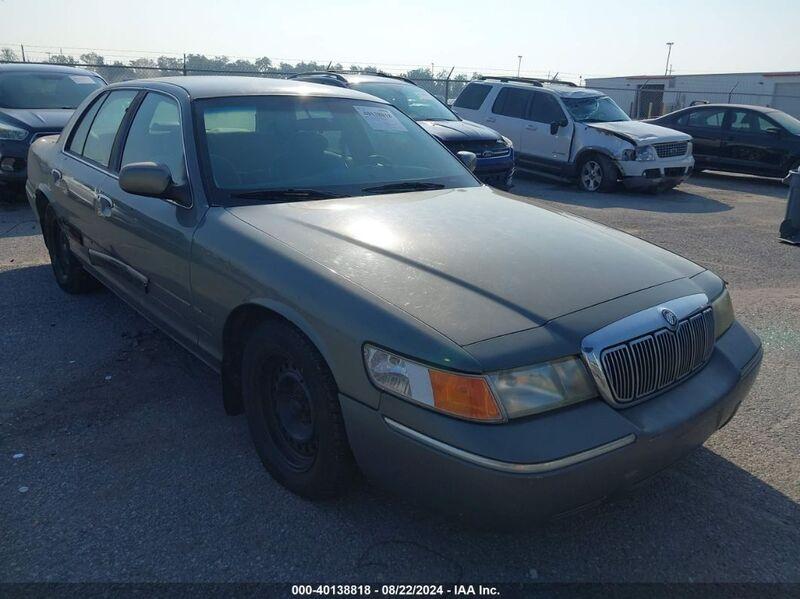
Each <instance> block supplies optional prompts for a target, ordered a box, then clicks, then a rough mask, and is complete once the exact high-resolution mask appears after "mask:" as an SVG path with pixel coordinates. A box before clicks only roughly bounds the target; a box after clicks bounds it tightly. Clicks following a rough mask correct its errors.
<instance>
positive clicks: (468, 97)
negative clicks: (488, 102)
mask: <svg viewBox="0 0 800 599" xmlns="http://www.w3.org/2000/svg"><path fill="white" fill-rule="evenodd" d="M490 91H492V86H491V85H483V84H481V83H470V84H469V85H467V87H465V88H464V91H462V92H461V93H460V94H459V95H458V98H456V101H455V102H454V103H453V106H455V107H456V108H466V109H468V110H478V109H479V108H480V107H481V104H483V101H484V100H485V99H486V96H488V95H489V92H490Z"/></svg>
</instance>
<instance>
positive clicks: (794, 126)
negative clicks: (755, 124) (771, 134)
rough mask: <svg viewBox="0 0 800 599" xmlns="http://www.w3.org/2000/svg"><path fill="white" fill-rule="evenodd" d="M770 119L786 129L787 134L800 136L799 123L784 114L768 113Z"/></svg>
mask: <svg viewBox="0 0 800 599" xmlns="http://www.w3.org/2000/svg"><path fill="white" fill-rule="evenodd" d="M767 114H769V116H770V118H771V119H772V120H773V121H775V122H776V123H778V124H779V125H780V126H781V127H783V128H784V129H786V130H787V131H788V132H789V133H792V134H794V135H800V121H798V120H797V119H796V118H794V117H793V116H790V115H788V114H786V113H785V112H778V111H775V112H769V113H767Z"/></svg>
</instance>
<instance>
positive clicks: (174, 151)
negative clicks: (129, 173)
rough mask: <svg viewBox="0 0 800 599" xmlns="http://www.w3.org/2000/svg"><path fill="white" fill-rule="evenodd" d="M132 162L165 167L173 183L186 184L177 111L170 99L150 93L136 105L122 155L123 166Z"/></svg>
mask: <svg viewBox="0 0 800 599" xmlns="http://www.w3.org/2000/svg"><path fill="white" fill-rule="evenodd" d="M133 162H155V163H157V164H164V165H166V166H167V167H169V170H170V172H171V173H172V180H173V181H175V183H177V184H178V185H182V184H184V183H185V182H186V166H185V164H184V160H183V134H182V130H181V118H180V109H179V108H178V103H177V102H176V101H175V100H173V99H172V98H169V97H167V96H163V95H161V94H156V93H149V94H147V96H146V97H145V99H144V101H143V102H142V103H141V105H140V106H139V110H137V111H136V116H135V117H134V119H133V123H131V128H130V131H129V132H128V139H127V140H126V141H125V150H124V151H123V152H122V166H125V165H126V164H131V163H133Z"/></svg>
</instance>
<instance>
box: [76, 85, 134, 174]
mask: <svg viewBox="0 0 800 599" xmlns="http://www.w3.org/2000/svg"><path fill="white" fill-rule="evenodd" d="M136 94H137V92H135V91H133V90H120V91H115V92H111V93H110V94H109V95H108V98H106V101H105V102H103V105H102V106H101V107H100V110H98V111H97V116H95V118H94V122H93V123H92V126H91V127H90V128H89V134H88V135H87V137H86V143H85V144H84V146H83V156H84V158H86V159H88V160H92V161H94V162H96V163H97V164H100V165H102V166H108V162H109V160H110V158H111V148H112V147H113V146H114V138H115V137H116V136H117V130H118V129H119V126H120V124H121V123H122V119H123V118H125V112H126V111H127V110H128V106H130V105H131V102H133V99H134V98H135V97H136Z"/></svg>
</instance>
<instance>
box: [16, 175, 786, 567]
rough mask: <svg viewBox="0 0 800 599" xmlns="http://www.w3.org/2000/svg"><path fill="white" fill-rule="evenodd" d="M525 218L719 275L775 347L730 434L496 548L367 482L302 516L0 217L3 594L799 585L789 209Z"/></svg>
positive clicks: (126, 317)
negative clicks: (372, 586)
mask: <svg viewBox="0 0 800 599" xmlns="http://www.w3.org/2000/svg"><path fill="white" fill-rule="evenodd" d="M514 191H515V193H518V194H520V195H525V196H529V197H531V198H533V199H532V200H531V201H534V202H537V203H542V204H546V205H549V206H552V207H556V208H559V209H563V210H566V211H569V212H574V213H577V214H579V215H581V216H585V217H588V218H591V219H594V220H598V221H601V222H603V223H606V224H609V225H611V226H614V227H617V228H621V229H624V230H626V231H629V232H631V233H633V234H635V235H638V236H641V237H643V238H645V239H647V240H649V241H652V242H654V243H657V244H659V245H662V246H665V247H666V248H668V249H670V250H673V251H676V252H678V253H681V254H683V255H685V256H687V257H688V258H691V259H693V260H696V261H698V262H700V263H701V264H704V265H706V266H708V267H710V268H712V269H714V270H715V271H716V272H717V273H718V274H720V275H721V276H723V277H724V278H725V279H727V280H728V281H729V282H730V285H731V289H732V294H733V297H734V302H735V305H736V308H737V312H738V315H739V317H740V318H741V320H742V321H744V322H745V323H746V324H747V325H749V326H750V327H752V328H753V329H754V330H755V331H756V332H757V333H758V334H759V335H760V336H761V338H762V339H763V341H764V345H765V359H764V365H763V368H762V370H761V375H760V378H759V380H758V381H757V382H756V385H755V387H754V390H753V392H752V393H751V395H750V397H749V398H748V399H747V400H746V401H745V403H744V404H743V406H742V408H741V410H740V411H739V413H738V414H737V416H736V418H734V420H733V421H732V423H731V424H730V425H729V426H728V427H727V428H725V429H724V430H722V431H720V432H719V433H717V434H716V435H714V436H713V437H712V438H711V439H710V440H709V442H708V443H707V444H706V445H705V447H703V448H701V449H699V450H698V451H697V452H695V453H694V454H692V455H691V456H689V457H688V458H686V459H684V460H683V461H682V462H680V463H679V464H677V465H676V466H675V467H673V468H671V469H670V470H668V471H666V472H664V473H663V474H661V475H659V476H657V477H655V478H654V479H651V480H650V481H648V482H647V483H645V484H644V485H642V486H641V487H639V488H638V489H637V490H636V491H635V492H633V493H632V494H629V495H626V496H624V497H621V498H619V499H617V500H615V501H613V502H611V503H607V504H604V505H602V506H600V507H599V508H596V509H594V510H592V511H589V512H584V513H582V514H579V515H575V516H571V517H570V518H568V519H561V520H557V521H554V522H552V523H550V524H548V525H545V526H543V527H541V528H539V529H536V530H529V531H525V532H520V533H514V534H512V533H502V534H501V533H494V532H485V531H474V530H470V529H466V528H464V527H463V526H461V525H460V524H459V523H458V522H454V521H451V520H447V519H444V518H441V517H439V516H437V515H435V514H432V513H429V512H427V511H425V510H422V509H419V508H417V507H415V506H412V505H409V504H407V503H406V502H404V501H402V500H401V499H398V498H396V497H394V496H391V495H388V494H386V493H385V492H383V491H381V490H380V489H377V488H375V487H373V486H372V485H370V484H369V483H366V482H362V483H361V484H360V485H359V486H358V488H357V489H355V490H354V491H353V493H351V494H350V495H349V496H348V497H346V498H343V499H340V500H337V501H333V502H328V503H319V504H312V503H308V502H305V501H303V500H301V499H298V498H297V497H295V496H293V495H291V494H290V493H288V492H287V491H285V490H283V488H281V487H280V486H278V485H277V484H276V483H274V482H273V481H272V480H271V479H270V477H269V476H268V475H267V474H266V472H265V471H264V470H263V469H262V467H261V464H260V462H259V460H258V458H257V457H256V454H255V452H254V451H253V449H252V447H251V444H250V440H249V436H248V432H247V427H246V424H245V420H244V417H243V416H239V417H234V418H231V417H226V416H225V415H224V413H223V410H222V402H221V397H220V386H219V383H218V381H217V378H216V377H215V375H214V374H213V373H211V372H210V371H209V370H208V369H207V368H205V367H204V366H203V365H202V364H201V363H199V362H198V361H197V360H195V359H194V358H193V357H192V356H191V355H189V354H188V353H186V352H185V351H184V350H183V349H181V348H180V347H178V346H177V345H176V344H174V343H173V342H171V341H170V340H169V339H167V338H166V337H165V336H164V335H162V334H161V333H159V332H158V331H156V330H155V329H154V328H153V327H152V326H151V325H149V324H148V323H147V322H145V321H144V320H142V319H141V318H140V317H139V316H137V315H136V314H135V313H134V312H133V311H132V310H131V309H129V308H128V307H127V306H126V305H125V304H123V303H122V302H121V301H120V300H118V299H116V297H115V296H113V295H112V294H111V293H108V292H99V293H96V294H93V295H89V296H82V297H81V296H78V297H74V296H67V295H66V294H64V293H62V292H61V291H60V290H59V289H58V287H57V286H56V284H55V282H54V281H53V277H52V274H51V270H50V265H49V260H48V258H47V254H46V252H45V250H44V245H43V244H42V242H41V236H40V233H39V230H38V227H37V225H36V223H35V222H34V221H33V217H32V213H31V212H30V210H29V209H28V208H27V206H26V205H24V204H9V203H4V204H2V205H0V305H2V306H3V309H2V311H0V331H2V336H0V351H1V352H2V356H3V360H2V361H0V447H2V452H0V493H2V498H1V499H0V501H1V502H2V509H0V531H2V532H0V538H1V539H2V541H1V542H0V580H2V581H244V580H247V581H282V582H312V581H342V582H344V581H348V582H353V581H357V580H370V581H388V580H394V581H405V582H410V581H420V582H433V581H449V582H455V581H473V582H510V581H515V582H524V581H531V580H538V581H598V580H599V581H684V582H686V581H738V582H744V581H794V582H800V560H799V559H798V555H800V505H799V502H800V434H798V430H800V416H798V414H799V413H800V410H798V407H800V405H799V404H800V400H798V388H800V369H798V363H800V248H796V247H791V246H788V245H782V244H779V243H778V242H777V239H776V238H777V227H778V223H779V222H780V220H781V219H782V217H783V213H784V210H785V206H786V200H785V195H786V189H785V188H784V187H782V186H781V185H780V184H778V183H777V182H772V181H765V180H759V179H753V178H744V177H732V176H724V175H716V174H705V175H701V176H697V177H694V178H693V179H692V180H691V182H690V183H689V184H684V185H682V186H681V187H680V188H679V189H678V190H675V191H673V192H670V193H667V194H664V195H659V196H652V195H638V194H632V193H618V194H609V195H587V194H582V193H580V192H578V191H577V190H575V189H574V188H572V187H569V186H565V185H562V184H558V183H552V182H549V181H543V180H536V179H520V180H519V182H518V184H517V187H516V188H515V190H514Z"/></svg>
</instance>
